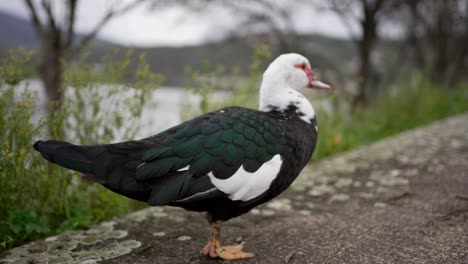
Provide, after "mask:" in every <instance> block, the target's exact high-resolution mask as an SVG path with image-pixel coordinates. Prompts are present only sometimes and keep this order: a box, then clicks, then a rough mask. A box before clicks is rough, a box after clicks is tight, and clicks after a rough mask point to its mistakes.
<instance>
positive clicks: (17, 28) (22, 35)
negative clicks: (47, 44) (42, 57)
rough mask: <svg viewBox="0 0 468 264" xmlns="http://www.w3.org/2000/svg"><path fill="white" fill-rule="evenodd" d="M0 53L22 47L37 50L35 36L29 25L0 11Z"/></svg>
mask: <svg viewBox="0 0 468 264" xmlns="http://www.w3.org/2000/svg"><path fill="white" fill-rule="evenodd" d="M0 39H1V42H0V51H1V52H2V54H4V51H5V50H8V49H12V48H18V47H24V48H37V41H36V34H35V33H34V29H33V28H32V26H31V25H30V23H29V22H28V21H26V20H24V19H22V18H17V17H15V16H12V15H10V14H7V13H4V12H2V11H0Z"/></svg>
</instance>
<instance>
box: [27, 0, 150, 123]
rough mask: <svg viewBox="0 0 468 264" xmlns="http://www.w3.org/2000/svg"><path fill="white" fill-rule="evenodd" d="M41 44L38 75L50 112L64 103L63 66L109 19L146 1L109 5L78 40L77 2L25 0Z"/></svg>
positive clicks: (139, 0) (137, 0)
mask: <svg viewBox="0 0 468 264" xmlns="http://www.w3.org/2000/svg"><path fill="white" fill-rule="evenodd" d="M24 2H25V4H26V6H27V7H28V9H29V12H30V14H31V21H32V24H33V26H34V29H35V31H36V34H37V37H38V39H39V41H40V61H39V65H38V70H39V76H40V78H41V80H42V82H43V84H44V87H45V90H46V93H47V97H48V111H49V114H51V113H53V112H54V111H55V109H57V107H58V106H59V105H60V104H61V102H62V100H63V74H64V66H65V65H66V64H67V63H69V62H70V61H71V60H72V59H73V57H74V56H76V55H77V54H79V53H80V52H81V51H83V49H84V48H85V47H86V46H87V45H88V44H89V43H90V42H91V41H92V40H93V39H94V38H95V37H96V35H97V33H98V32H99V31H100V30H101V29H102V28H103V27H104V25H106V24H107V23H108V22H109V21H110V20H111V19H112V18H114V17H117V16H119V15H122V14H124V13H126V12H128V11H130V10H132V9H133V8H135V7H137V6H138V5H140V4H141V3H143V2H145V0H132V1H124V2H123V3H122V2H121V1H116V2H114V3H113V5H109V9H108V10H107V11H106V12H105V13H104V15H103V16H102V18H101V20H100V21H99V22H98V23H97V24H96V26H95V27H94V29H92V30H91V31H90V32H89V33H87V34H86V35H85V36H84V37H82V38H80V39H77V38H76V32H75V23H76V13H77V7H78V3H79V0H65V1H51V0H40V1H39V0H38V1H34V0H24Z"/></svg>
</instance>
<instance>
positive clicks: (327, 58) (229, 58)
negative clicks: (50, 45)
mask: <svg viewBox="0 0 468 264" xmlns="http://www.w3.org/2000/svg"><path fill="white" fill-rule="evenodd" d="M77 38H78V39H79V38H80V36H78V37H77ZM0 39H1V40H2V41H1V42H0V55H2V54H3V55H4V54H6V52H7V51H8V49H12V48H18V47H25V48H29V49H37V47H38V41H37V39H36V35H35V32H34V30H33V28H32V25H31V23H30V22H29V21H27V20H24V19H21V18H17V17H15V16H12V15H9V14H6V13H2V12H0ZM299 41H300V45H299V46H300V47H301V50H300V52H301V53H303V54H304V55H306V56H307V57H308V58H310V59H311V63H312V65H313V66H317V67H319V68H321V69H323V68H325V69H327V68H328V69H330V68H333V69H334V70H335V71H336V70H338V71H342V70H344V69H346V67H347V66H348V65H349V63H352V62H353V58H354V57H355V55H354V54H355V51H354V47H353V45H352V43H351V42H350V41H347V40H341V39H334V38H330V37H324V36H320V35H307V36H301V37H300V38H299ZM254 46H255V44H252V41H246V40H244V39H242V38H232V39H229V40H225V41H223V42H219V43H208V44H204V45H199V46H188V47H155V48H134V56H139V54H141V53H145V54H146V58H147V61H148V63H149V64H150V65H151V69H152V70H153V71H154V72H157V73H161V74H163V75H164V76H165V77H166V82H165V84H166V85H176V86H182V85H184V84H186V83H187V78H186V77H185V76H184V70H185V68H186V67H190V68H192V69H201V68H202V66H203V63H204V62H205V61H209V62H211V63H213V64H222V65H223V66H224V67H225V68H226V69H232V68H233V67H236V68H238V69H239V70H240V72H241V73H247V72H248V68H249V65H250V62H251V60H252V55H253V50H254ZM127 48H128V47H124V46H120V45H117V44H112V43H109V42H106V41H103V40H99V39H98V40H96V41H94V42H93V45H91V47H90V59H91V60H92V61H95V62H98V61H100V59H101V58H102V57H103V56H104V55H106V54H109V52H110V51H111V50H115V49H119V50H121V54H123V53H124V51H125V50H126V49H127ZM291 52H294V51H291ZM295 52H298V51H295ZM278 53H279V52H278V51H277V50H275V48H274V47H273V55H274V56H276V55H278Z"/></svg>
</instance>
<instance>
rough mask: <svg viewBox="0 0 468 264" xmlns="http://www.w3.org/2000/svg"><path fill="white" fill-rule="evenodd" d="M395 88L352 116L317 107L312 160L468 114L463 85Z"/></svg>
mask: <svg viewBox="0 0 468 264" xmlns="http://www.w3.org/2000/svg"><path fill="white" fill-rule="evenodd" d="M413 78H414V77H413ZM397 87H398V89H397V90H396V91H393V92H392V93H390V92H385V93H383V94H381V95H379V96H378V97H376V98H374V99H373V100H372V102H371V103H370V105H369V106H367V107H365V108H361V109H357V110H356V111H355V112H354V113H353V114H350V113H349V111H346V110H345V111H339V110H338V111H336V112H327V111H325V110H324V109H320V108H319V109H318V113H317V116H318V117H317V118H318V121H319V143H318V146H317V150H316V153H315V154H314V156H313V160H318V159H321V158H324V157H327V156H330V155H333V154H336V153H339V152H343V151H346V150H350V149H352V148H355V147H358V146H360V145H365V144H369V143H372V142H375V141H377V140H379V139H382V138H385V137H388V136H391V135H394V134H397V133H400V132H402V131H405V130H408V129H412V128H415V127H418V126H422V125H426V124H428V123H431V122H433V121H436V120H439V119H442V118H445V117H448V116H452V115H456V114H460V113H463V112H467V111H468V84H467V83H462V84H459V85H458V86H457V87H452V88H450V89H449V88H448V87H444V86H438V85H435V84H432V83H430V82H428V81H427V79H425V78H419V79H417V80H415V79H413V80H412V81H408V82H406V83H404V82H402V83H400V84H399V85H398V86H397Z"/></svg>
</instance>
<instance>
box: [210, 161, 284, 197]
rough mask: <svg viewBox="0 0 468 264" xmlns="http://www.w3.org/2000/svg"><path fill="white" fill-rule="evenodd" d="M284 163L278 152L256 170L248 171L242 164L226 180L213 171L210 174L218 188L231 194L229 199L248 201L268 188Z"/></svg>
mask: <svg viewBox="0 0 468 264" xmlns="http://www.w3.org/2000/svg"><path fill="white" fill-rule="evenodd" d="M282 163H283V159H282V158H281V156H280V155H279V154H278V155H276V156H274V157H273V158H272V159H271V160H269V161H267V162H265V163H263V165H262V166H261V167H260V168H259V169H258V170H257V171H255V172H247V171H245V170H244V168H243V167H242V166H241V167H240V168H239V169H238V170H237V171H236V173H234V175H232V176H231V177H229V178H227V179H225V180H222V179H218V178H216V177H215V176H214V175H213V173H211V172H210V173H208V176H209V177H210V179H211V182H212V183H213V185H214V186H216V188H218V189H219V190H220V191H222V192H224V193H226V194H228V195H229V199H231V200H234V201H236V200H241V201H248V200H251V199H253V198H255V197H257V196H259V195H261V194H262V193H264V192H265V191H266V190H268V188H269V187H270V184H271V183H272V182H273V180H274V179H275V178H276V176H277V175H278V172H279V171H280V169H281V164H282Z"/></svg>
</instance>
